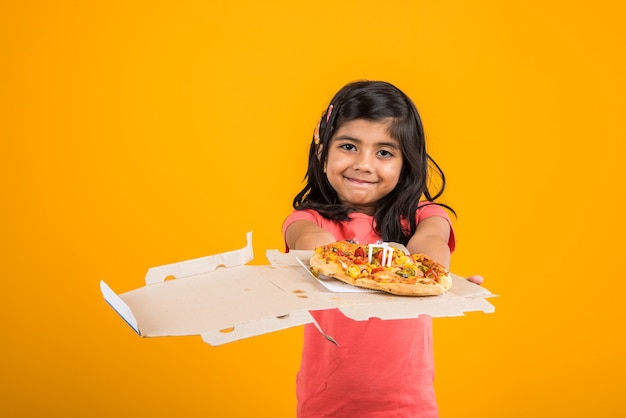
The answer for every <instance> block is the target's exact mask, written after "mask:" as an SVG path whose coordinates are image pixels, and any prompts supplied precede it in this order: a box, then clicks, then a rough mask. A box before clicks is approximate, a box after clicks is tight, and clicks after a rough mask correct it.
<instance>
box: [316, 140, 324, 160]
mask: <svg viewBox="0 0 626 418" xmlns="http://www.w3.org/2000/svg"><path fill="white" fill-rule="evenodd" d="M322 147H323V145H322V144H317V150H316V152H317V159H318V160H321V158H322Z"/></svg>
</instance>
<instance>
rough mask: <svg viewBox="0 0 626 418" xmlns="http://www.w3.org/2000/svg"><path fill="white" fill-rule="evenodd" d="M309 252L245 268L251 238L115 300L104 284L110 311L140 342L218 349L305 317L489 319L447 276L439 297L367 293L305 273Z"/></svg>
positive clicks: (482, 298) (476, 296)
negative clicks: (187, 341)
mask: <svg viewBox="0 0 626 418" xmlns="http://www.w3.org/2000/svg"><path fill="white" fill-rule="evenodd" d="M311 254H312V252H311V251H291V252H289V253H283V252H280V251H278V250H268V251H267V252H266V256H267V258H268V260H269V261H270V264H269V265H261V266H256V265H246V263H248V262H250V261H251V260H252V259H253V258H254V256H253V250H252V234H251V233H248V234H247V245H246V247H244V248H242V249H240V250H235V251H229V252H226V253H222V254H217V255H212V256H207V257H202V258H197V259H193V260H188V261H182V262H179V263H174V264H168V265H164V266H159V267H153V268H150V269H149V270H148V272H147V274H146V277H145V281H146V285H145V286H143V287H140V288H137V289H135V290H131V291H128V292H125V293H121V294H117V293H115V292H114V291H113V290H112V289H111V288H110V287H109V286H108V285H107V284H106V283H105V282H104V281H101V282H100V290H101V292H102V295H103V296H104V299H105V300H106V301H107V302H108V303H109V305H110V306H111V307H112V308H113V309H114V310H115V311H116V312H117V313H118V314H119V315H120V316H121V317H122V319H124V321H126V322H127V323H128V324H129V325H130V326H131V327H132V329H133V330H134V331H135V332H136V333H137V334H139V335H140V336H141V337H163V336H184V335H200V336H201V337H202V339H203V340H204V341H205V342H206V343H208V344H211V345H214V346H215V345H221V344H225V343H228V342H232V341H237V340H240V339H243V338H248V337H253V336H256V335H261V334H265V333H269V332H274V331H278V330H282V329H286V328H290V327H294V326H299V325H303V324H308V323H313V324H315V325H316V326H317V327H318V329H319V330H320V332H321V333H322V334H324V336H325V337H326V338H328V339H329V340H330V341H332V342H334V337H335V336H333V335H328V334H327V333H326V332H325V330H323V329H320V327H319V326H318V325H317V324H316V323H315V321H314V319H313V317H312V316H311V314H310V313H309V311H315V310H324V309H338V310H339V311H341V312H342V313H343V314H344V315H346V316H347V317H349V318H352V319H355V320H367V319H368V318H372V317H377V318H381V319H399V318H414V317H417V316H419V315H422V314H426V315H430V316H432V317H449V316H462V315H464V313H465V312H473V311H481V312H484V313H492V312H494V310H495V308H494V306H493V305H491V304H490V303H489V302H487V300H486V299H487V298H490V297H493V296H495V295H493V294H492V293H491V292H489V291H488V290H487V289H485V288H484V287H481V286H478V285H475V284H473V283H470V282H468V281H467V280H465V279H463V278H461V277H458V276H455V275H453V285H452V289H450V290H449V291H448V292H447V293H445V294H444V295H441V296H428V297H410V296H395V295H391V294H387V293H382V292H376V291H367V290H363V289H358V288H355V287H353V286H350V285H347V284H344V283H342V282H339V281H337V280H333V279H326V280H324V279H318V278H315V277H314V276H313V275H312V274H311V273H310V271H309V270H308V268H307V267H306V266H307V263H308V258H310V256H311Z"/></svg>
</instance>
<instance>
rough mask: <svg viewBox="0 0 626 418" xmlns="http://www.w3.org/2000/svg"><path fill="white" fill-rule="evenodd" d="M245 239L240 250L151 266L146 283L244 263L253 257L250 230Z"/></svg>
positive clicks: (181, 277)
mask: <svg viewBox="0 0 626 418" xmlns="http://www.w3.org/2000/svg"><path fill="white" fill-rule="evenodd" d="M246 241H247V244H246V246H245V247H244V248H242V249H240V250H234V251H229V252H225V253H221V254H217V255H210V256H206V257H200V258H196V259H192V260H187V261H181V262H178V263H172V264H166V265H163V266H159V267H152V268H150V269H148V272H147V273H146V284H154V283H160V282H163V281H165V280H166V279H169V278H176V279H183V278H185V277H191V276H195V275H197V274H202V273H206V272H209V271H213V270H215V269H217V268H218V267H233V266H240V265H244V264H246V263H248V262H250V261H251V260H253V259H254V251H253V249H252V232H248V233H247V234H246Z"/></svg>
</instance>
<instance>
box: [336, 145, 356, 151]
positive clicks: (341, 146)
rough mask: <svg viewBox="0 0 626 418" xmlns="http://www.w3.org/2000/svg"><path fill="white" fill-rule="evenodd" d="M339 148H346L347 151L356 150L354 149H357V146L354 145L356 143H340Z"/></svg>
mask: <svg viewBox="0 0 626 418" xmlns="http://www.w3.org/2000/svg"><path fill="white" fill-rule="evenodd" d="M339 148H341V149H345V150H346V151H354V150H356V147H355V146H354V144H341V145H339Z"/></svg>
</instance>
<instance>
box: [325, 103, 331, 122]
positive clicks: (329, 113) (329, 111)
mask: <svg viewBox="0 0 626 418" xmlns="http://www.w3.org/2000/svg"><path fill="white" fill-rule="evenodd" d="M331 113H333V105H330V106H328V111H326V123H328V121H329V120H330V115H331Z"/></svg>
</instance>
